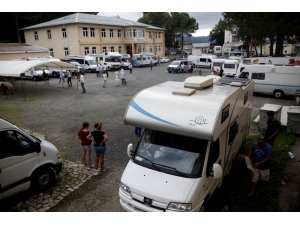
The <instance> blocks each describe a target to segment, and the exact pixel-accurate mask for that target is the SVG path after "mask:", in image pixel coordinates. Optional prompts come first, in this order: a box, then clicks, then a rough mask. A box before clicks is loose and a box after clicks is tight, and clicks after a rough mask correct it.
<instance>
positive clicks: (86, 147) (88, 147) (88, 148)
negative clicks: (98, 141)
mask: <svg viewBox="0 0 300 225" xmlns="http://www.w3.org/2000/svg"><path fill="white" fill-rule="evenodd" d="M81 147H82V148H84V149H85V150H88V151H91V150H92V148H91V145H85V146H82V145H81Z"/></svg>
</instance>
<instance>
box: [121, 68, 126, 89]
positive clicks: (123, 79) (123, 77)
mask: <svg viewBox="0 0 300 225" xmlns="http://www.w3.org/2000/svg"><path fill="white" fill-rule="evenodd" d="M120 78H121V80H122V85H127V83H126V79H125V71H124V70H123V69H121V71H120Z"/></svg>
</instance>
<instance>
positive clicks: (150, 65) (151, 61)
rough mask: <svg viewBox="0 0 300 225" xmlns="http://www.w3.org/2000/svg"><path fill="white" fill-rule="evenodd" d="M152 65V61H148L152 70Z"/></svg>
mask: <svg viewBox="0 0 300 225" xmlns="http://www.w3.org/2000/svg"><path fill="white" fill-rule="evenodd" d="M152 66H153V64H152V61H150V67H151V70H152Z"/></svg>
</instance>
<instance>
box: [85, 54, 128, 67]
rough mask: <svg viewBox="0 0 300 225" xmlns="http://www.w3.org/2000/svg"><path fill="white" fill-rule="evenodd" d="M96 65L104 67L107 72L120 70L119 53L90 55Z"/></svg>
mask: <svg viewBox="0 0 300 225" xmlns="http://www.w3.org/2000/svg"><path fill="white" fill-rule="evenodd" d="M90 56H92V57H93V58H94V59H95V60H96V62H97V63H100V64H102V65H106V66H107V67H108V70H119V69H120V68H121V62H120V60H121V57H122V55H121V54H120V53H119V52H105V53H103V54H97V53H95V54H90Z"/></svg>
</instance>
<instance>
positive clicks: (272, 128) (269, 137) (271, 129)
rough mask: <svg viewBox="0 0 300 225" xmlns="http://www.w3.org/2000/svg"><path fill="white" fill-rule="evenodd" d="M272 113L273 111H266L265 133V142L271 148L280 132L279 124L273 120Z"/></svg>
mask: <svg viewBox="0 0 300 225" xmlns="http://www.w3.org/2000/svg"><path fill="white" fill-rule="evenodd" d="M274 114H275V113H274V112H273V111H268V112H267V115H268V121H267V124H268V127H267V129H266V131H265V137H264V138H265V140H266V142H267V143H268V144H269V145H271V146H272V147H273V144H274V141H275V139H276V137H277V134H278V132H279V130H280V124H279V122H278V121H277V120H276V119H275V117H274Z"/></svg>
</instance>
